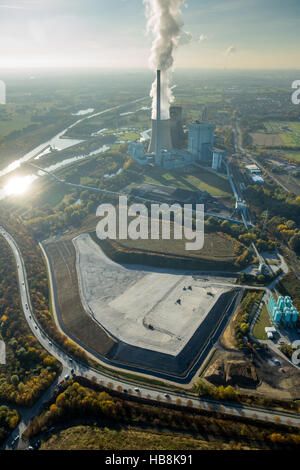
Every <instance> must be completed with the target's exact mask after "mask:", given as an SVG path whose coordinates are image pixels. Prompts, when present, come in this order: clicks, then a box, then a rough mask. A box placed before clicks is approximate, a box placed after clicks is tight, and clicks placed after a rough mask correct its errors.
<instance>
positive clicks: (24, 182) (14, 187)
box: [4, 176, 32, 196]
mask: <svg viewBox="0 0 300 470" xmlns="http://www.w3.org/2000/svg"><path fill="white" fill-rule="evenodd" d="M31 183H32V177H31V176H25V177H24V178H12V179H11V180H10V181H9V182H8V183H7V185H6V186H5V187H4V192H5V194H6V195H7V196H13V195H16V196H17V195H20V194H24V193H25V192H26V191H28V189H29V186H30V184H31Z"/></svg>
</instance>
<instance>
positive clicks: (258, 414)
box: [0, 226, 300, 449]
mask: <svg viewBox="0 0 300 470" xmlns="http://www.w3.org/2000/svg"><path fill="white" fill-rule="evenodd" d="M0 233H1V235H2V236H3V237H4V238H5V239H6V240H7V242H8V244H9V246H10V247H11V249H12V252H13V254H14V257H15V260H16V263H17V271H18V281H19V288H20V296H21V303H22V308H23V312H24V315H25V318H26V320H27V322H28V325H29V328H30V329H31V331H32V333H33V334H34V335H35V337H36V338H37V339H38V341H39V342H40V343H41V345H42V346H43V347H44V348H45V349H46V350H47V351H48V352H49V353H50V354H52V355H53V356H55V357H56V358H57V359H58V360H59V361H60V362H61V363H62V365H63V371H62V374H61V376H60V377H63V376H64V375H65V374H66V373H69V372H70V370H71V369H72V368H73V369H74V371H75V374H76V375H77V376H81V377H86V378H88V379H90V380H91V379H92V378H93V377H94V378H95V379H96V381H97V382H98V383H99V384H101V385H103V386H106V387H108V388H111V389H119V390H122V391H123V393H124V396H126V395H128V394H132V395H136V396H142V397H144V398H147V399H148V400H149V401H151V402H165V403H173V404H175V403H176V402H177V404H179V401H180V405H181V406H187V407H188V408H196V409H199V408H201V409H203V410H209V411H215V412H218V411H222V413H224V414H227V415H230V416H243V417H247V418H255V419H258V420H262V421H264V422H265V421H266V420H269V421H272V422H274V419H275V417H276V420H278V417H279V419H280V422H281V423H288V424H289V425H291V426H295V427H297V428H298V427H299V425H300V415H298V414H295V413H289V412H282V411H277V410H271V409H264V408H259V407H251V406H245V405H239V404H236V403H228V402H222V401H214V400H208V399H200V398H198V397H195V396H194V395H190V394H188V393H187V394H185V393H175V392H168V393H166V391H165V390H163V389H160V388H159V387H154V386H147V385H142V386H141V385H140V384H135V383H134V382H132V381H127V380H125V379H121V378H120V379H119V378H116V377H113V376H111V375H109V373H105V372H99V371H97V370H95V369H92V368H90V367H88V366H87V365H85V364H82V363H80V362H79V361H74V360H72V359H71V358H70V357H69V356H68V354H66V353H65V352H64V351H63V350H62V349H61V348H60V347H59V346H57V345H55V344H53V342H52V341H49V338H48V337H47V335H46V334H45V333H44V332H43V331H42V329H41V328H40V326H39V325H38V322H37V321H36V319H35V317H34V313H33V309H32V306H31V301H30V294H29V289H28V282H27V274H26V269H25V265H24V261H23V257H22V255H21V252H20V250H19V248H18V245H17V244H16V242H15V240H14V239H13V238H12V237H11V235H10V234H9V233H8V232H7V231H6V230H5V229H4V228H3V227H1V226H0ZM227 320H228V318H227ZM227 320H226V318H225V319H224V320H223V321H224V324H223V325H220V326H219V328H222V327H224V326H225V322H226V321H227ZM217 335H218V332H217V331H216V332H215V335H214V336H213V337H212V338H211V339H210V347H212V346H213V344H214V341H216V339H217V338H216V336H217ZM70 360H72V362H70ZM60 377H59V378H58V379H57V380H56V381H55V383H54V384H53V385H52V386H51V387H50V389H49V390H47V392H46V393H45V394H44V395H43V396H42V397H41V399H40V400H39V401H38V402H37V403H36V404H35V405H34V407H33V408H31V409H30V410H21V409H19V411H20V414H21V416H22V420H21V423H20V425H19V427H18V428H17V429H16V430H15V431H14V432H13V433H12V435H11V436H10V437H9V439H8V440H7V442H6V443H5V445H4V448H5V449H11V448H12V441H13V439H14V438H15V437H16V436H17V435H20V436H21V435H22V433H23V432H24V430H25V429H26V427H27V424H28V422H29V421H30V419H31V418H32V417H34V416H36V414H37V413H38V411H39V409H40V407H41V406H42V404H43V403H45V402H46V401H48V400H49V398H50V396H51V394H52V391H53V389H54V388H55V387H56V384H57V381H58V380H59V379H60ZM15 447H16V448H20V449H22V448H24V444H23V443H22V440H21V439H20V440H19V442H18V443H16V445H15Z"/></svg>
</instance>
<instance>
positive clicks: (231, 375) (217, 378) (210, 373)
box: [204, 359, 259, 387]
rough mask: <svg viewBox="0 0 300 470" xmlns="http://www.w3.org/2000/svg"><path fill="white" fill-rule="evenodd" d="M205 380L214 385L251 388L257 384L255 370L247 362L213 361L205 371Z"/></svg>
mask: <svg viewBox="0 0 300 470" xmlns="http://www.w3.org/2000/svg"><path fill="white" fill-rule="evenodd" d="M204 377H205V379H206V380H208V381H209V382H211V383H213V384H214V385H239V386H241V387H243V386H244V387H253V386H256V385H257V384H258V382H259V380H258V377H257V373H256V369H255V367H254V365H253V364H252V363H251V362H249V361H227V362H226V363H224V361H223V360H222V359H218V360H217V361H215V362H214V363H213V364H212V365H211V366H210V367H209V368H208V369H207V371H206V373H205V376H204Z"/></svg>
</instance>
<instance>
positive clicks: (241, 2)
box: [0, 0, 300, 70]
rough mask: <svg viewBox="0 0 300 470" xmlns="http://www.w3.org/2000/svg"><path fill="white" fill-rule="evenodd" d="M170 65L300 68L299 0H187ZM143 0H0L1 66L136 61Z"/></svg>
mask: <svg viewBox="0 0 300 470" xmlns="http://www.w3.org/2000/svg"><path fill="white" fill-rule="evenodd" d="M182 10H183V21H184V27H183V29H184V31H185V32H186V33H187V34H185V35H184V38H183V42H186V44H184V45H182V46H181V47H180V48H179V49H178V51H177V53H176V67H178V68H179V67H193V68H203V67H204V68H214V67H217V68H224V67H225V66H226V67H228V68H248V67H249V68H293V69H298V68H300V0H284V1H282V0H187V2H186V5H185V7H183V9H182ZM145 29H146V20H145V11H144V5H143V1H142V0H0V70H1V68H2V67H16V66H26V67H28V66H29V67H31V66H84V67H87V66H92V67H95V66H96V67H115V68H120V67H126V68H128V67H135V68H136V67H142V68H145V67H147V65H148V56H149V50H150V46H151V38H149V37H147V36H146V34H145Z"/></svg>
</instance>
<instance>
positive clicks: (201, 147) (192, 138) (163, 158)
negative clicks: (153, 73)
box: [129, 70, 225, 171]
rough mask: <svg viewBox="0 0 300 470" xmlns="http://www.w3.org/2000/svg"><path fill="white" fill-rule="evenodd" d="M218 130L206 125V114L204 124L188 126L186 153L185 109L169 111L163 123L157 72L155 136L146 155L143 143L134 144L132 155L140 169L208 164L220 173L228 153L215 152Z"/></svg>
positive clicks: (211, 125)
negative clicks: (183, 119)
mask: <svg viewBox="0 0 300 470" xmlns="http://www.w3.org/2000/svg"><path fill="white" fill-rule="evenodd" d="M215 131H216V127H215V125H214V124H209V123H208V122H206V111H204V113H203V115H202V120H201V121H195V122H193V123H191V124H190V125H189V132H188V148H187V149H184V148H183V147H184V145H185V140H186V139H185V133H184V130H183V121H182V108H181V107H180V106H171V107H170V118H169V119H161V74H160V70H158V71H157V97H156V119H152V136H151V141H150V145H149V147H148V150H147V152H146V153H145V148H144V144H143V143H142V142H138V141H135V142H131V144H130V147H129V154H130V156H131V158H133V159H134V160H135V161H137V162H138V163H139V164H140V165H149V164H155V166H158V167H163V168H165V169H168V170H169V169H175V168H184V167H186V166H188V165H191V164H196V163H199V164H201V163H202V164H205V165H207V164H209V165H211V166H212V168H213V170H215V171H219V170H220V168H221V166H222V163H223V162H224V161H225V152H224V151H223V150H218V149H216V148H214V138H215Z"/></svg>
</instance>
